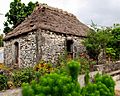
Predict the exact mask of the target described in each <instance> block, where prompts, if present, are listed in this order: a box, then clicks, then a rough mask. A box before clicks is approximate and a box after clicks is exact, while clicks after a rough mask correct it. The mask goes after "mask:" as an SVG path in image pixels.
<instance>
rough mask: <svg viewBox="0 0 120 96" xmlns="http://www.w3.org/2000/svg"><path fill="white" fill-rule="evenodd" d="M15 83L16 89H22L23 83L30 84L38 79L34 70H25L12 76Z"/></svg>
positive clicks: (15, 72)
mask: <svg viewBox="0 0 120 96" xmlns="http://www.w3.org/2000/svg"><path fill="white" fill-rule="evenodd" d="M12 78H13V82H14V84H15V86H16V87H20V86H21V84H22V83H23V82H26V83H30V82H31V81H32V80H34V79H35V78H36V74H35V71H34V70H33V69H32V68H25V69H21V70H19V71H18V70H17V71H14V72H13V74H12Z"/></svg>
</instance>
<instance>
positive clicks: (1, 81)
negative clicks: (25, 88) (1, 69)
mask: <svg viewBox="0 0 120 96" xmlns="http://www.w3.org/2000/svg"><path fill="white" fill-rule="evenodd" d="M7 81H8V79H7V76H5V75H3V74H0V90H4V89H6V88H7Z"/></svg>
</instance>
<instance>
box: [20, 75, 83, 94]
mask: <svg viewBox="0 0 120 96" xmlns="http://www.w3.org/2000/svg"><path fill="white" fill-rule="evenodd" d="M22 93H23V96H81V95H80V86H79V83H78V82H76V83H73V81H72V78H71V77H69V76H65V75H63V74H57V73H51V74H46V75H45V76H43V77H41V78H40V81H39V83H37V82H36V81H32V83H31V85H29V84H26V83H24V84H23V91H22ZM31 94H32V95H31Z"/></svg>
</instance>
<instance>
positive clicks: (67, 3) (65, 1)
mask: <svg viewBox="0 0 120 96" xmlns="http://www.w3.org/2000/svg"><path fill="white" fill-rule="evenodd" d="M12 1H13V0H0V29H1V30H0V33H2V30H3V23H4V21H5V20H6V18H5V17H4V15H5V14H6V12H8V11H9V4H10V2H12ZM21 1H22V2H23V3H25V4H27V3H28V2H30V1H32V2H36V1H38V2H39V3H46V4H48V5H49V6H53V7H57V8H60V9H63V10H65V11H68V12H69V13H73V14H74V15H75V16H76V17H77V18H78V19H79V20H80V21H81V22H83V23H84V24H86V25H90V24H91V21H93V22H94V23H95V24H97V25H98V26H112V25H113V24H114V23H120V0H21ZM1 13H2V14H3V15H2V14H1Z"/></svg>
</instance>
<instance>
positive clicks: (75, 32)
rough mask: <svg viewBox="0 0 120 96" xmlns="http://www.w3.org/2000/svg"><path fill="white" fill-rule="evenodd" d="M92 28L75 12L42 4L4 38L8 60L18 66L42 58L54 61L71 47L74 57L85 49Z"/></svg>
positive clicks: (71, 53)
mask: <svg viewBox="0 0 120 96" xmlns="http://www.w3.org/2000/svg"><path fill="white" fill-rule="evenodd" d="M88 30H89V28H88V27H87V26H86V25H84V24H83V23H81V22H80V21H79V20H78V19H77V18H76V17H75V16H74V15H73V14H70V13H67V12H66V11H63V10H61V9H58V8H53V7H50V6H48V5H45V4H39V5H38V6H37V7H36V8H35V10H34V11H33V13H32V14H31V15H30V16H28V17H27V18H26V19H25V20H24V21H23V22H22V23H21V24H20V25H18V26H17V27H16V28H15V29H14V30H13V31H12V32H10V33H8V34H7V35H6V36H5V38H4V64H5V65H7V66H9V67H10V66H13V65H14V64H17V66H18V67H20V68H22V67H28V66H33V65H35V64H36V63H37V62H38V61H39V60H44V61H46V62H49V61H51V62H52V63H53V64H55V62H56V61H57V60H58V57H59V55H60V54H62V53H64V52H65V51H67V52H68V53H69V54H70V56H71V57H72V58H73V57H75V56H76V55H77V53H81V52H83V51H84V50H85V48H84V47H83V45H82V44H81V41H82V40H83V39H84V38H85V37H86V34H87V32H88Z"/></svg>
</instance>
